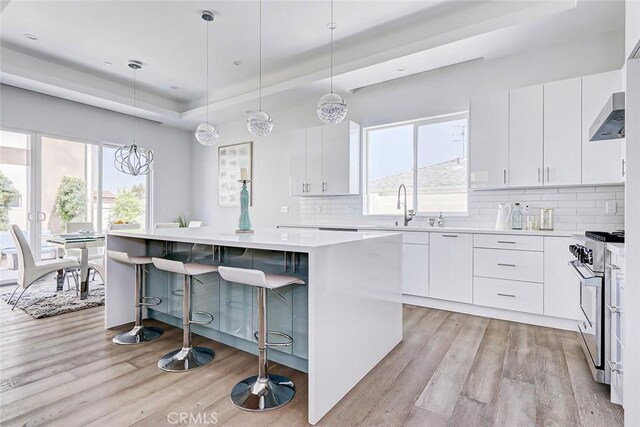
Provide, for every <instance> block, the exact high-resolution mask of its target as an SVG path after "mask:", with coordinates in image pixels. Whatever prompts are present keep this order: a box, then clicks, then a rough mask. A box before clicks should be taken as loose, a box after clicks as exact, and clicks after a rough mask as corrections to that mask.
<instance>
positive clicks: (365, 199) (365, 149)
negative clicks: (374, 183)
mask: <svg viewBox="0 0 640 427" xmlns="http://www.w3.org/2000/svg"><path fill="white" fill-rule="evenodd" d="M461 119H466V120H467V137H466V147H465V152H466V155H467V157H466V158H467V161H468V159H469V137H468V135H469V131H468V129H469V112H468V111H459V112H456V113H450V114H442V115H439V116H433V117H426V118H423V119H417V120H407V121H403V122H396V123H388V124H384V125H377V126H369V127H366V128H364V129H363V131H364V132H363V133H362V136H363V137H362V147H361V152H362V154H363V155H362V188H363V189H364V191H363V193H362V205H363V214H364V215H365V216H370V217H376V218H395V217H397V216H398V214H375V213H371V212H370V211H369V176H368V175H369V133H370V132H371V131H378V130H381V129H389V128H394V127H402V126H408V125H411V126H412V127H413V178H412V179H413V181H412V183H413V188H414V191H413V194H412V195H411V198H412V200H413V206H414V209H415V211H416V217H418V218H427V217H433V216H438V215H439V214H440V212H439V211H438V212H420V211H418V193H419V191H418V173H417V172H418V128H419V127H420V126H424V125H429V124H435V123H442V122H449V121H454V120H461ZM468 176H469V168H468V164H467V192H466V197H467V211H466V212H442V215H443V216H447V217H468V216H469V180H468V179H469V178H468Z"/></svg>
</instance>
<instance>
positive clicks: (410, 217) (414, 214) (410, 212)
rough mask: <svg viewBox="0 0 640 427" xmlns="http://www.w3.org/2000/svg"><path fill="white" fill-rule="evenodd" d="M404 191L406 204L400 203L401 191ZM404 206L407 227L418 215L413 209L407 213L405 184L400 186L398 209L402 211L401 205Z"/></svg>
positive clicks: (405, 202)
mask: <svg viewBox="0 0 640 427" xmlns="http://www.w3.org/2000/svg"><path fill="white" fill-rule="evenodd" d="M401 190H404V202H400V191H401ZM401 204H403V205H404V226H405V227H406V226H407V225H409V221H411V220H412V219H413V217H415V216H416V213H415V212H414V210H413V209H410V210H409V211H408V212H407V187H405V186H404V184H400V187H398V207H397V209H400V205H401Z"/></svg>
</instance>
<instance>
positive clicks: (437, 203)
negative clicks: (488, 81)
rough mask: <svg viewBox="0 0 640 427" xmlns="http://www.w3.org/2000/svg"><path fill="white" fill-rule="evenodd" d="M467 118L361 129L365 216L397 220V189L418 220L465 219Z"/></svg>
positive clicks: (448, 117)
mask: <svg viewBox="0 0 640 427" xmlns="http://www.w3.org/2000/svg"><path fill="white" fill-rule="evenodd" d="M467 117H468V115H467V113H457V114H451V115H446V116H439V117H431V118H427V119H422V120H416V121H412V122H403V123H396V124H391V125H385V126H376V127H371V128H367V129H365V135H364V136H365V141H364V162H365V167H364V171H365V173H364V185H365V189H366V191H365V210H366V213H367V214H368V215H397V214H398V212H399V211H398V209H397V201H398V187H399V186H400V185H401V184H404V185H405V187H406V188H407V208H408V209H414V210H416V212H417V213H418V214H424V215H437V214H439V213H440V212H442V214H443V215H466V214H467V202H468V198H467V178H468V169H467V168H468V162H467V159H468V156H467V154H468V150H467V147H468V144H467Z"/></svg>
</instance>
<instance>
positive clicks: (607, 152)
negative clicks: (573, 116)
mask: <svg viewBox="0 0 640 427" xmlns="http://www.w3.org/2000/svg"><path fill="white" fill-rule="evenodd" d="M620 90H622V73H621V71H610V72H607V73H601V74H594V75H591V76H585V77H583V78H582V183H583V184H612V183H619V182H622V139H612V140H609V141H597V142H591V141H589V127H591V124H592V123H593V120H594V119H595V118H596V117H597V116H598V114H599V113H600V111H601V110H602V108H603V107H604V105H605V102H606V101H607V100H608V99H609V97H610V96H611V95H612V94H613V93H614V92H619V91H620Z"/></svg>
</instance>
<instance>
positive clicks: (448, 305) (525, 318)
mask: <svg viewBox="0 0 640 427" xmlns="http://www.w3.org/2000/svg"><path fill="white" fill-rule="evenodd" d="M402 302H403V303H405V304H413V305H418V306H420V307H428V308H437V309H439V310H447V311H455V312H457V313H464V314H472V315H474V316H481V317H490V318H492V319H500V320H509V321H511V322H518V323H526V324H529V325H536V326H545V327H547V328H556V329H564V330H566V331H574V332H578V326H577V320H570V319H561V318H559V317H550V316H541V315H539V314H532V313H521V312H518V311H511V310H503V309H501V308H493V307H482V306H479V305H472V304H465V303H462V302H454V301H446V300H440V299H435V298H427V297H417V296H414V295H403V296H402Z"/></svg>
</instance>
